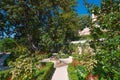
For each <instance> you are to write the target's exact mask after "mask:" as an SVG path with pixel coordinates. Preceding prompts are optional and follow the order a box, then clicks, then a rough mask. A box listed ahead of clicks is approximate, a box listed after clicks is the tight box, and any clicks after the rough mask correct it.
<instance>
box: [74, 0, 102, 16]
mask: <svg viewBox="0 0 120 80" xmlns="http://www.w3.org/2000/svg"><path fill="white" fill-rule="evenodd" d="M87 1H88V2H89V3H94V4H96V5H100V2H101V0H87ZM75 10H76V11H77V13H78V14H79V15H83V14H89V13H88V11H87V9H86V8H85V7H84V0H78V6H77V7H76V8H75Z"/></svg>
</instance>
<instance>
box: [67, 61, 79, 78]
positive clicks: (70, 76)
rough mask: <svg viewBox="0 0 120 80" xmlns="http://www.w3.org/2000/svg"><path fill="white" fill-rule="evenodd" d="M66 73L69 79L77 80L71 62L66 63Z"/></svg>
mask: <svg viewBox="0 0 120 80" xmlns="http://www.w3.org/2000/svg"><path fill="white" fill-rule="evenodd" d="M68 75H69V80H79V78H78V76H77V74H76V70H75V68H74V67H73V66H72V64H71V63H70V64H68Z"/></svg>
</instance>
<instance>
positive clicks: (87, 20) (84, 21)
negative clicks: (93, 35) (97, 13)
mask: <svg viewBox="0 0 120 80" xmlns="http://www.w3.org/2000/svg"><path fill="white" fill-rule="evenodd" d="M78 22H79V29H80V30H83V29H84V28H86V27H90V26H91V17H90V16H89V15H81V16H78Z"/></svg>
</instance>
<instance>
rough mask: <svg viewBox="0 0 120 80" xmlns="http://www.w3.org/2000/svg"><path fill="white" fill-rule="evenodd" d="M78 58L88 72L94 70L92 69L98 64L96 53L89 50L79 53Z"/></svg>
mask: <svg viewBox="0 0 120 80" xmlns="http://www.w3.org/2000/svg"><path fill="white" fill-rule="evenodd" d="M77 60H78V61H80V63H81V64H82V65H83V66H84V67H85V69H86V71H88V72H92V70H93V69H94V67H95V66H96V64H97V60H96V59H95V55H94V54H93V53H89V52H86V53H82V54H80V55H78V57H77Z"/></svg>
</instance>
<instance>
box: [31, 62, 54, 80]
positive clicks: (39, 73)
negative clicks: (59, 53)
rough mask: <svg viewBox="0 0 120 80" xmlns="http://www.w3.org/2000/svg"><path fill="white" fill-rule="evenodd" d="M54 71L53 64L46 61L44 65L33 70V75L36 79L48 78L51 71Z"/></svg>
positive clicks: (44, 79)
mask: <svg viewBox="0 0 120 80" xmlns="http://www.w3.org/2000/svg"><path fill="white" fill-rule="evenodd" d="M53 72H54V64H53V63H46V66H44V67H42V68H40V69H38V70H35V72H34V75H33V77H34V78H35V79H36V80H50V77H51V75H52V73H53Z"/></svg>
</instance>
